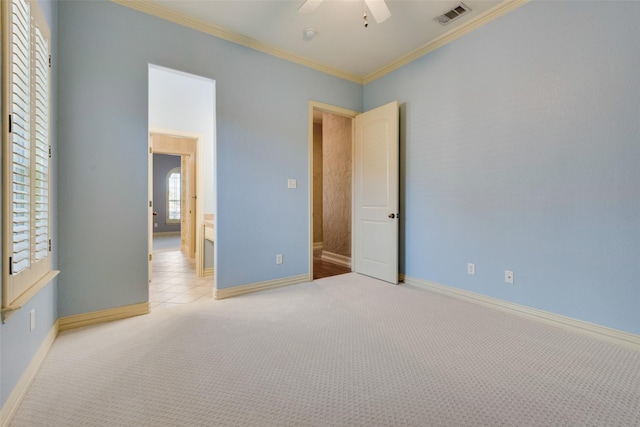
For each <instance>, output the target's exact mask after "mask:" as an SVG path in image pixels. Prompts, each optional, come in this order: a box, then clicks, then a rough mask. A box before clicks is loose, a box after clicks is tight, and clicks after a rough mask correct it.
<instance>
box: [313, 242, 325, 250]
mask: <svg viewBox="0 0 640 427" xmlns="http://www.w3.org/2000/svg"><path fill="white" fill-rule="evenodd" d="M323 246H324V242H313V250H314V251H318V250H322V247H323Z"/></svg>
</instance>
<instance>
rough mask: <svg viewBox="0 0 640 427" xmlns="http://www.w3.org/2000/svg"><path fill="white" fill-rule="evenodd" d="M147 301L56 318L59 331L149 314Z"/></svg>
mask: <svg viewBox="0 0 640 427" xmlns="http://www.w3.org/2000/svg"><path fill="white" fill-rule="evenodd" d="M149 311H150V310H149V303H148V302H141V303H139V304H131V305H125V306H122V307H115V308H108V309H106V310H98V311H92V312H90V313H83V314H76V315H74V316H65V317H61V318H59V319H58V324H59V328H60V330H61V331H64V330H66V329H73V328H81V327H83V326H90V325H96V324H98V323H104V322H110V321H112V320H120V319H126V318H128V317H134V316H140V315H142V314H149Z"/></svg>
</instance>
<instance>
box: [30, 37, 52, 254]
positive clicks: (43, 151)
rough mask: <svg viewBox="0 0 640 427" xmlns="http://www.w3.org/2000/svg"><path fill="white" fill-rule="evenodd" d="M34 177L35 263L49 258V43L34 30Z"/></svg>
mask: <svg viewBox="0 0 640 427" xmlns="http://www.w3.org/2000/svg"><path fill="white" fill-rule="evenodd" d="M34 45H35V55H34V59H35V66H34V71H35V76H34V81H35V85H34V86H33V87H34V94H33V95H34V96H33V99H34V100H35V103H34V104H35V111H34V115H35V121H34V124H35V129H34V130H35V135H34V139H35V145H34V147H35V153H34V154H35V155H34V160H35V161H34V168H33V172H34V175H35V185H34V190H35V191H34V193H35V194H34V197H33V199H32V206H33V209H34V213H35V215H34V216H35V224H34V230H35V260H36V261H38V260H41V259H43V258H46V257H47V255H48V252H49V251H48V248H49V43H48V41H47V40H46V39H45V38H44V37H43V35H42V31H41V30H40V28H39V27H36V28H35V37H34Z"/></svg>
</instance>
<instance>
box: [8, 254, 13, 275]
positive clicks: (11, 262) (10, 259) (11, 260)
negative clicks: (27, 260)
mask: <svg viewBox="0 0 640 427" xmlns="http://www.w3.org/2000/svg"><path fill="white" fill-rule="evenodd" d="M12 274H13V257H9V276H11V275H12Z"/></svg>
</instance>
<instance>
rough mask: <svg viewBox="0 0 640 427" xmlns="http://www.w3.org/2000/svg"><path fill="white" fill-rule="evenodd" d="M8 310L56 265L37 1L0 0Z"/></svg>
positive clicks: (45, 70) (46, 59) (45, 49)
mask: <svg viewBox="0 0 640 427" xmlns="http://www.w3.org/2000/svg"><path fill="white" fill-rule="evenodd" d="M2 6H3V9H2V16H3V20H4V21H3V30H4V32H3V34H2V38H3V42H4V45H3V54H4V56H3V58H2V61H3V64H5V68H4V72H3V82H2V84H3V93H4V99H3V102H4V104H3V111H4V113H5V118H6V120H3V123H4V128H3V139H2V142H3V159H4V163H3V182H4V183H5V185H4V186H3V198H4V199H3V200H4V201H3V212H2V217H3V220H4V223H3V232H2V236H3V245H4V251H3V254H4V256H5V259H4V260H3V281H2V284H3V293H2V311H3V314H6V313H8V312H12V311H14V310H16V309H18V308H20V307H21V305H22V304H24V302H26V301H27V300H28V299H29V298H30V297H31V296H33V295H35V293H36V292H37V291H39V290H40V289H41V288H42V287H43V286H44V285H46V284H47V283H48V282H49V281H50V280H51V279H52V278H53V277H54V276H55V274H57V272H51V271H50V270H51V269H50V256H49V255H50V251H51V241H50V240H49V233H50V226H49V219H50V215H49V158H50V156H51V151H50V146H49V68H50V66H51V62H50V61H51V58H50V56H49V28H48V26H47V24H46V22H45V20H44V17H43V16H42V14H41V12H40V9H39V7H38V4H37V1H35V0H33V1H30V0H10V1H3V2H2Z"/></svg>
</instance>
